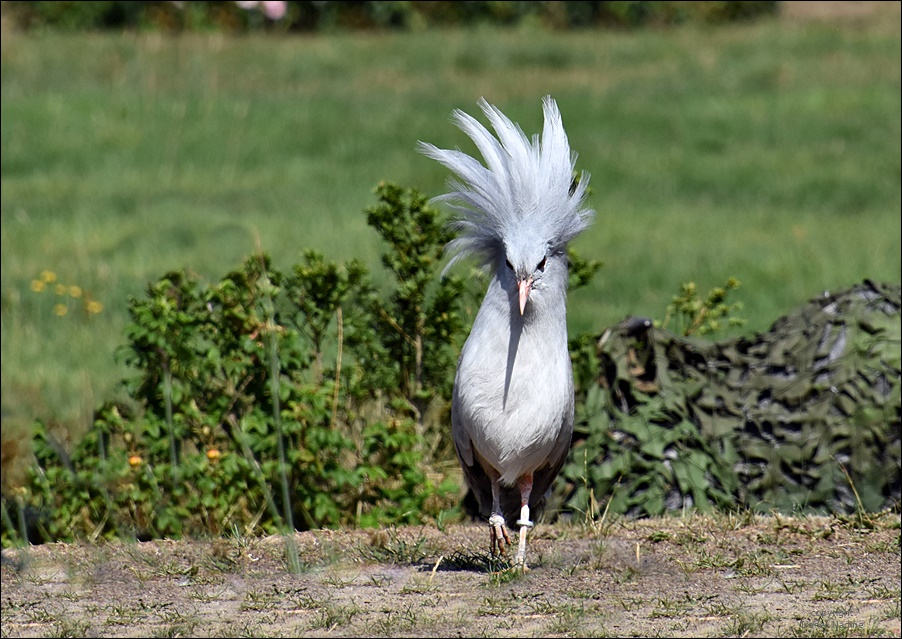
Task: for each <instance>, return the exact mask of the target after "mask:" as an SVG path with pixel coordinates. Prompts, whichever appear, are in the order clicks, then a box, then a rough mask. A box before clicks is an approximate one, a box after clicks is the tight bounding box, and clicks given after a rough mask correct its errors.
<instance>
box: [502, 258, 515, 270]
mask: <svg viewBox="0 0 902 639" xmlns="http://www.w3.org/2000/svg"><path fill="white" fill-rule="evenodd" d="M504 263H505V264H507V268H509V269H510V270H512V271H513V270H514V265H513V264H511V261H510V260H505V261H504Z"/></svg>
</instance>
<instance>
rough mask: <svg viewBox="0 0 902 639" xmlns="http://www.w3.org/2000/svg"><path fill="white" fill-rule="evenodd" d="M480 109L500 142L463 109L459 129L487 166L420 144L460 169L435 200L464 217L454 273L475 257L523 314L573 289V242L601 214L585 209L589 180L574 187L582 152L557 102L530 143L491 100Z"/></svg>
mask: <svg viewBox="0 0 902 639" xmlns="http://www.w3.org/2000/svg"><path fill="white" fill-rule="evenodd" d="M479 106H480V107H481V108H482V110H483V113H485V115H486V117H487V118H488V119H489V122H490V123H491V124H492V127H493V128H494V129H495V133H496V134H497V137H495V136H493V135H492V134H491V133H490V132H489V131H488V130H487V129H486V128H485V127H484V126H482V124H480V123H479V122H478V121H476V120H475V119H474V118H472V117H471V116H469V115H467V114H466V113H464V112H462V111H455V112H454V118H453V119H454V121H455V123H456V124H457V125H458V126H459V127H460V128H461V129H462V130H463V131H464V132H465V133H467V135H469V136H470V138H471V139H472V140H473V142H474V143H475V144H476V146H477V147H478V148H479V150H480V152H481V153H482V156H483V158H484V160H485V165H483V164H481V163H480V162H479V161H477V160H476V159H475V158H472V157H470V156H468V155H466V154H464V153H463V152H462V151H460V150H451V149H439V148H437V147H435V146H434V145H431V144H426V143H423V142H421V143H420V145H419V148H420V151H422V152H423V153H425V154H426V155H427V156H429V157H431V158H434V159H436V160H438V161H439V162H441V163H442V164H444V165H445V166H447V167H448V168H450V169H451V170H452V171H454V172H455V173H456V174H457V176H458V178H459V179H452V180H450V182H449V186H450V187H451V190H450V191H449V192H448V193H446V194H445V195H441V196H439V197H437V198H435V200H437V201H441V202H445V203H446V204H448V205H449V206H450V208H451V209H452V210H454V211H456V212H457V214H458V217H457V219H456V220H455V221H454V222H452V228H454V230H455V231H457V232H458V235H457V237H456V238H455V239H454V240H452V241H451V242H449V244H448V247H447V248H448V252H449V253H450V254H451V255H452V256H453V257H452V259H451V260H450V261H449V263H448V266H447V267H446V270H447V268H449V267H450V266H451V265H452V264H454V262H455V261H457V260H458V259H460V258H461V257H463V256H465V255H476V256H478V257H479V258H480V259H481V261H482V263H483V264H484V265H485V266H486V267H487V268H488V269H494V270H495V274H496V276H497V277H498V279H499V281H500V283H501V284H502V286H503V287H504V288H505V289H507V290H508V291H509V293H511V294H513V293H514V292H515V293H516V299H517V303H518V306H519V312H520V314H521V315H523V314H524V313H525V312H526V308H527V302H528V301H529V299H530V296H531V295H532V296H536V295H538V292H539V291H540V290H541V289H542V288H543V287H545V288H550V287H551V286H552V283H553V286H554V287H556V288H557V289H561V290H562V291H565V290H566V283H567V277H566V272H567V257H566V246H567V243H568V242H569V241H570V240H571V239H573V238H574V237H576V236H577V235H578V234H579V233H581V232H582V231H583V230H585V229H586V227H587V226H588V225H589V223H590V221H591V220H592V218H593V215H594V211H592V209H590V208H588V207H586V205H585V196H586V186H587V184H588V175H586V174H582V176H581V179H580V180H578V181H576V182H574V180H573V170H574V166H575V163H576V154H575V153H572V152H571V150H570V144H569V142H568V141H567V135H566V133H565V132H564V126H563V123H562V122H561V114H560V112H559V111H558V108H557V104H556V103H555V101H554V100H552V99H551V97H546V98H545V99H544V101H543V111H544V116H545V124H544V128H543V130H542V135H541V137H540V136H538V135H535V136H533V137H532V138H527V137H526V135H525V134H524V133H523V131H522V130H521V129H520V127H519V126H518V125H516V124H515V123H513V122H511V121H510V120H509V119H508V118H507V117H506V116H505V115H504V114H503V113H501V111H499V110H498V109H497V108H496V107H494V106H491V105H490V104H488V102H486V101H485V100H482V99H481V100H480V101H479Z"/></svg>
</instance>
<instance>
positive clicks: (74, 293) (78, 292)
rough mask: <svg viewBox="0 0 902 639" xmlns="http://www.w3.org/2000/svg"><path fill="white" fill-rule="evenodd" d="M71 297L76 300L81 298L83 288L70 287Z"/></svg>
mask: <svg viewBox="0 0 902 639" xmlns="http://www.w3.org/2000/svg"><path fill="white" fill-rule="evenodd" d="M69 297H75V298H79V297H81V287H80V286H70V287H69Z"/></svg>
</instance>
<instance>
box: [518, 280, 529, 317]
mask: <svg viewBox="0 0 902 639" xmlns="http://www.w3.org/2000/svg"><path fill="white" fill-rule="evenodd" d="M517 288H518V289H519V291H520V315H523V311H525V310H526V300H528V299H529V291H530V290H531V289H532V278H531V277H527V278H526V279H525V280H520V281H519V282H517Z"/></svg>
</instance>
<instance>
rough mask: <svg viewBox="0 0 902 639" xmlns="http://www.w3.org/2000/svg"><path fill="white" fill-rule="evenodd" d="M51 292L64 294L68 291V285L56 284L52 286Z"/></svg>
mask: <svg viewBox="0 0 902 639" xmlns="http://www.w3.org/2000/svg"><path fill="white" fill-rule="evenodd" d="M53 292H54V293H56V294H57V295H65V294H66V293H68V292H69V287H68V286H66V285H65V284H57V285H56V286H54V287H53Z"/></svg>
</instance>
